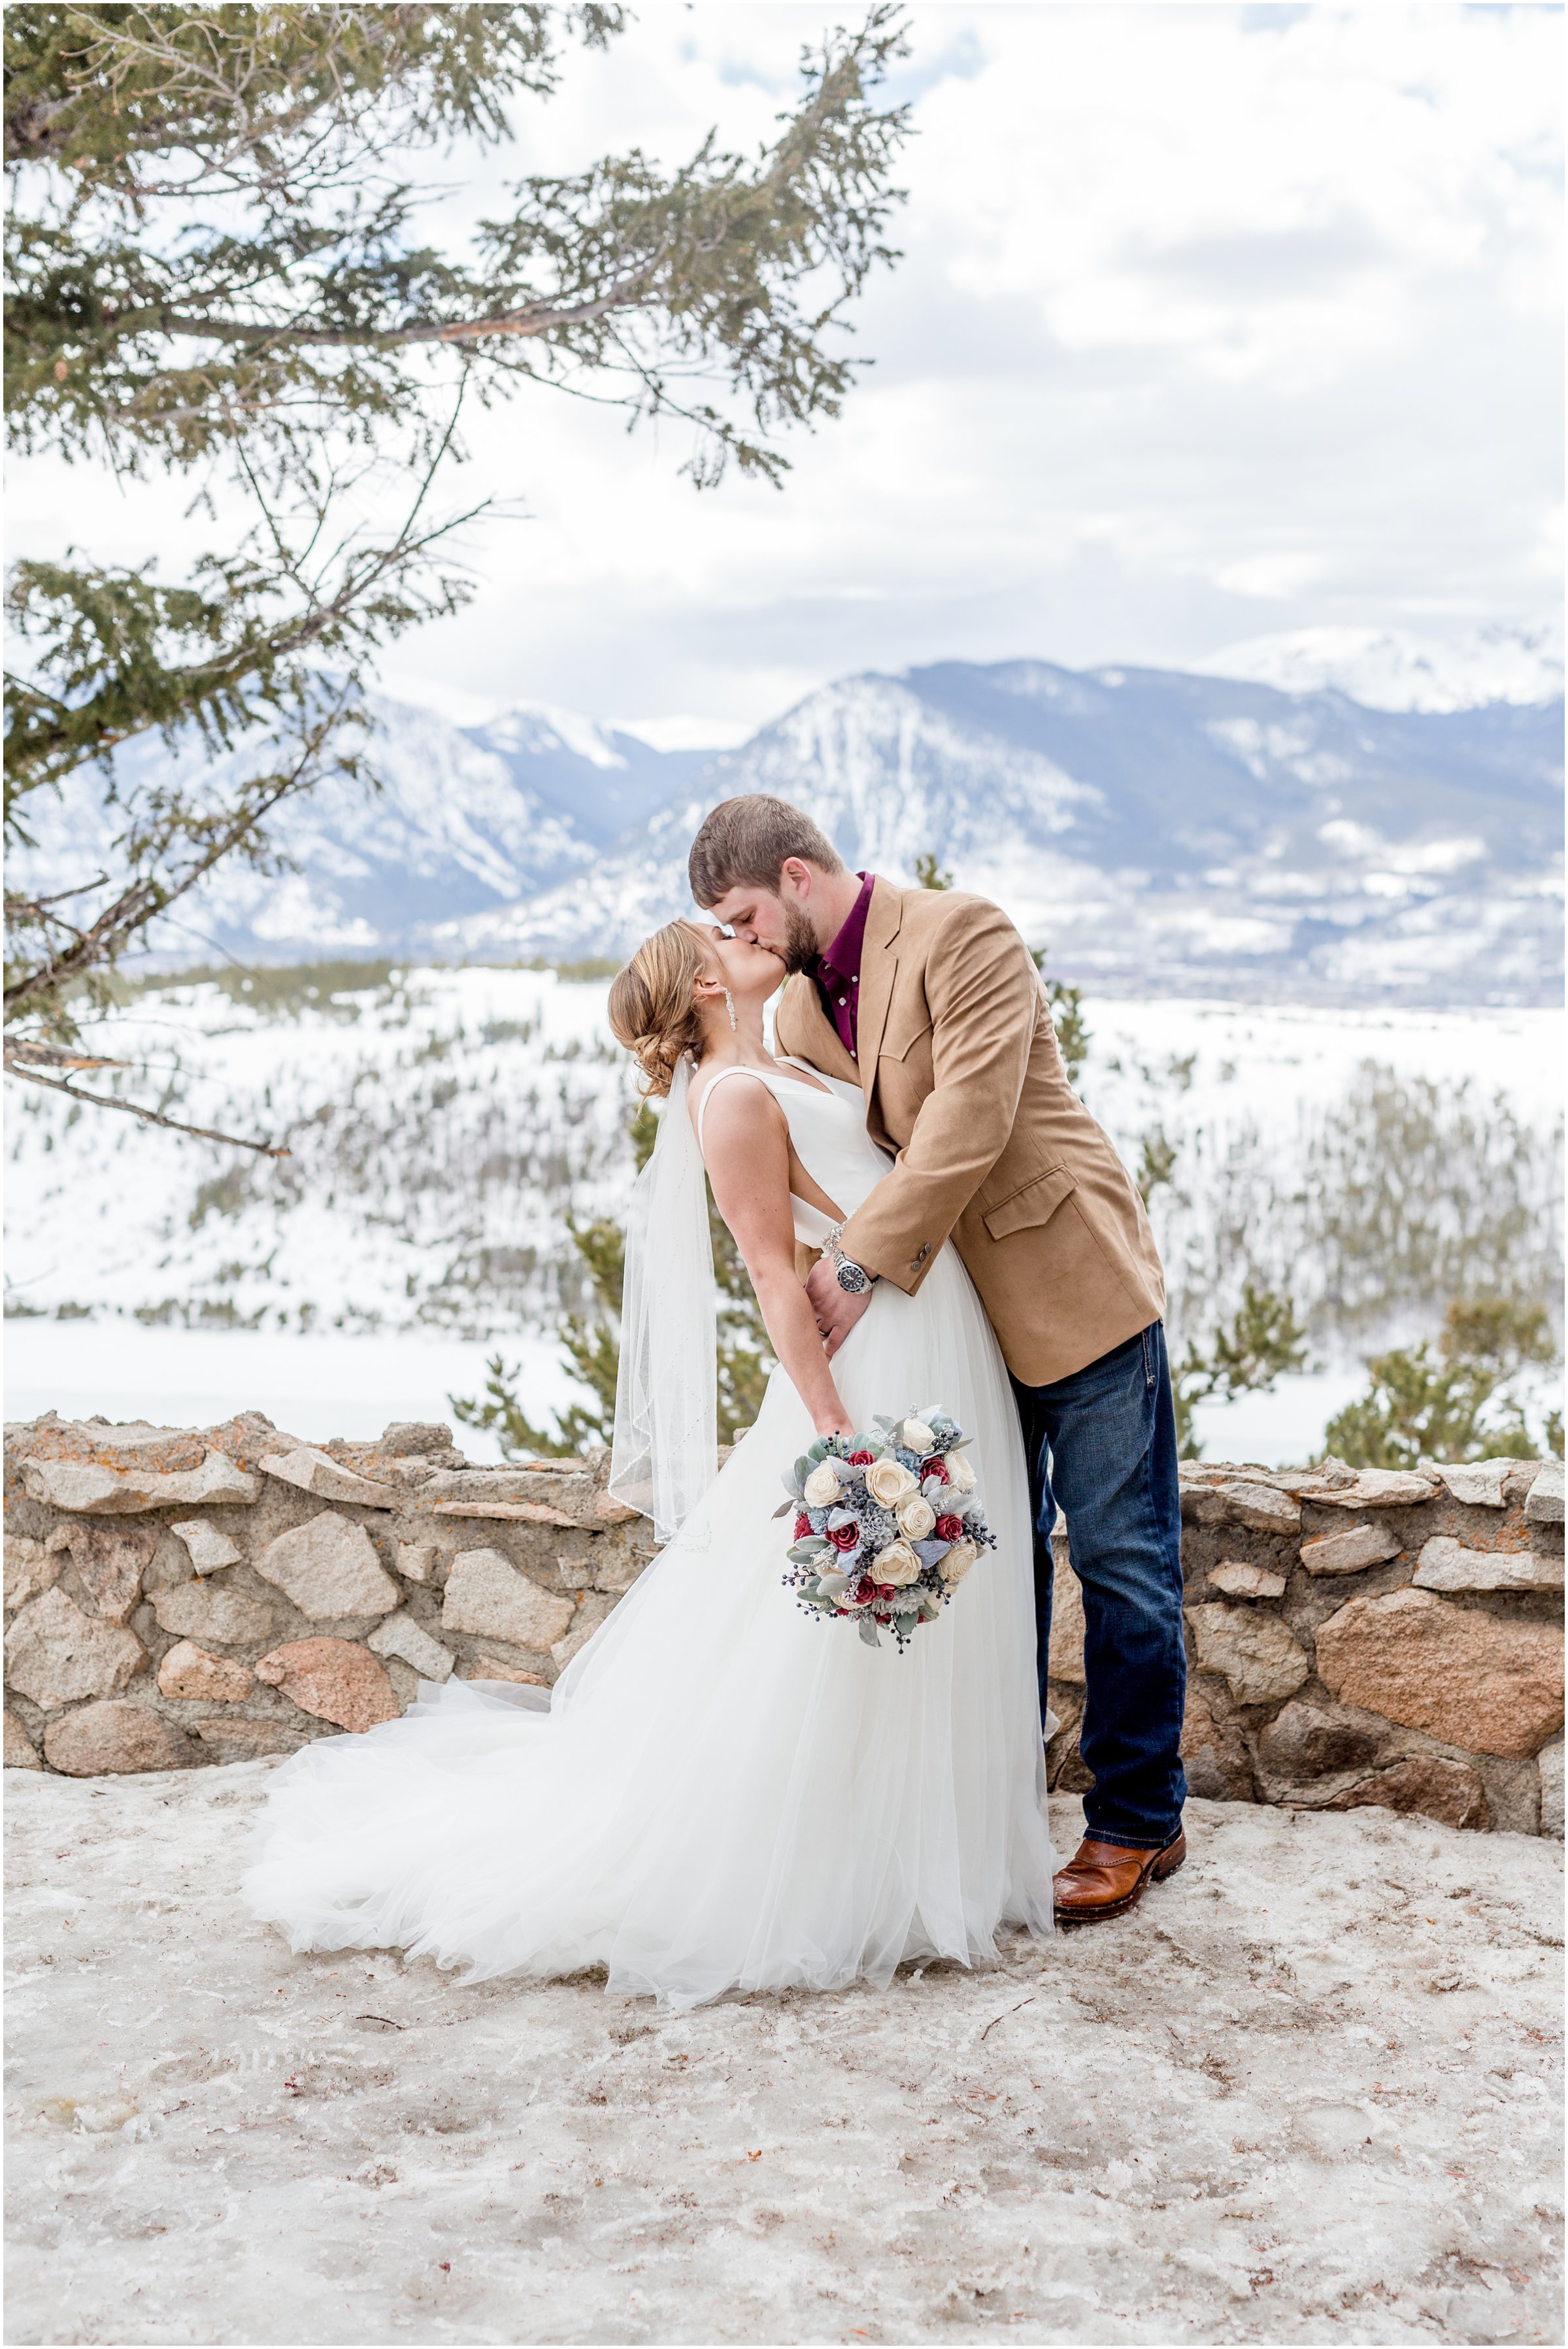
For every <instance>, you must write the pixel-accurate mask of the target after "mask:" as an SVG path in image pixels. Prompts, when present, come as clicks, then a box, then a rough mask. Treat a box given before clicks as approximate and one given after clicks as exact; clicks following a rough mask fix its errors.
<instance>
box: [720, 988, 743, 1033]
mask: <svg viewBox="0 0 1568 2349" xmlns="http://www.w3.org/2000/svg"><path fill="white" fill-rule="evenodd" d="M724 1009H725V1010H726V1011H727V1012H728V1013H729V1015H730V1025H731V1027H732V1028H738V1027H739V1026H740V1024H741V1023H740V1021H739V1020H738V1019H736V1017H735V999H734V997H733V996H732V994H731V992H730V990H729V988H725V989H724Z"/></svg>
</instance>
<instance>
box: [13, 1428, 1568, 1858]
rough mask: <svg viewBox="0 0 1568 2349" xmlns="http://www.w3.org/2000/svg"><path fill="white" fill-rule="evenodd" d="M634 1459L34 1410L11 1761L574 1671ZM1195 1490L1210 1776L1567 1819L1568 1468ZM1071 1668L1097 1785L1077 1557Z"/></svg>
mask: <svg viewBox="0 0 1568 2349" xmlns="http://www.w3.org/2000/svg"><path fill="white" fill-rule="evenodd" d="M606 1468H607V1463H606V1461H605V1459H604V1457H603V1455H602V1454H601V1455H598V1456H597V1458H594V1459H591V1460H588V1461H584V1462H558V1461H557V1462H551V1463H548V1464H543V1465H541V1466H539V1467H527V1468H479V1467H473V1466H471V1465H470V1464H468V1463H467V1462H466V1461H464V1460H463V1458H462V1455H461V1454H459V1453H457V1452H456V1451H454V1450H453V1449H452V1440H451V1435H450V1433H449V1431H448V1430H447V1429H446V1428H445V1427H441V1426H433V1427H432V1426H417V1425H406V1426H393V1427H389V1428H388V1429H387V1431H386V1433H385V1434H384V1435H382V1437H381V1438H380V1439H379V1442H378V1443H376V1444H347V1443H332V1444H327V1445H325V1446H321V1447H317V1446H312V1445H306V1444H301V1443H299V1442H298V1441H297V1440H296V1438H294V1437H292V1436H288V1435H285V1434H283V1433H280V1432H279V1431H278V1430H277V1429H275V1428H274V1427H273V1425H272V1424H271V1423H270V1421H268V1420H266V1419H264V1418H263V1417H262V1416H261V1415H260V1414H259V1413H243V1414H242V1415H241V1416H240V1417H239V1418H237V1419H234V1420H230V1421H228V1422H226V1423H224V1424H223V1425H222V1426H217V1427H212V1428H206V1429H202V1430H186V1429H167V1428H149V1427H140V1426H124V1425H120V1426H111V1425H109V1423H107V1422H104V1421H96V1420H94V1421H86V1422H81V1423H68V1422H65V1421H62V1420H59V1419H57V1418H54V1417H48V1418H45V1419H41V1420H37V1421H35V1422H31V1423H28V1424H26V1425H25V1426H20V1427H13V1428H8V1429H7V1430H6V1437H5V1528H6V1530H5V1617H6V1626H7V1628H6V1632H5V1760H6V1762H7V1764H13V1765H18V1766H20V1767H22V1768H25V1769H52V1770H58V1771H64V1772H67V1773H68V1774H70V1775H75V1776H91V1775H97V1774H99V1773H101V1772H106V1771H128V1770H130V1771H134V1770H163V1769H171V1768H182V1767H185V1766H187V1765H190V1764H201V1763H210V1762H226V1761H237V1760H244V1759H248V1758H249V1757H250V1756H252V1755H254V1754H274V1753H287V1752H290V1751H292V1750H293V1749H294V1748H295V1747H296V1746H298V1745H301V1744H305V1743H306V1741H307V1740H309V1739H311V1738H314V1737H325V1736H333V1735H337V1734H338V1733H341V1732H343V1731H345V1730H348V1731H358V1730H363V1729H367V1728H369V1727H370V1726H371V1725H372V1724H373V1723H376V1722H378V1721H386V1720H389V1719H391V1718H392V1717H393V1716H394V1715H395V1714H397V1713H400V1712H401V1711H403V1710H404V1708H405V1707H406V1706H407V1705H408V1704H409V1703H410V1702H411V1700H412V1698H413V1696H414V1694H415V1692H416V1690H417V1688H418V1686H419V1682H420V1680H421V1678H424V1679H430V1680H436V1681H441V1680H445V1679H447V1678H449V1677H450V1676H451V1675H452V1673H454V1672H455V1673H456V1674H457V1675H458V1677H459V1678H461V1679H469V1680H511V1681H522V1682H532V1683H533V1684H535V1685H536V1686H540V1687H548V1686H549V1685H550V1684H551V1683H552V1682H554V1681H555V1679H556V1675H557V1673H558V1672H559V1671H561V1669H562V1668H563V1666H564V1665H565V1664H566V1663H567V1662H568V1661H570V1659H571V1657H572V1656H574V1655H575V1654H576V1651H577V1649H578V1648H579V1647H581V1645H582V1643H583V1641H584V1640H587V1637H588V1636H589V1634H590V1633H591V1632H592V1631H593V1630H595V1629H596V1628H597V1625H598V1624H600V1623H601V1622H603V1620H604V1619H605V1617H606V1616H607V1614H608V1613H609V1610H610V1609H611V1608H612V1607H613V1606H614V1605H615V1602H616V1600H617V1599H618V1598H619V1597H620V1596H622V1594H623V1593H624V1592H625V1591H627V1590H628V1589H629V1588H630V1587H631V1585H632V1583H633V1582H634V1581H635V1580H636V1578H637V1577H638V1575H639V1573H640V1572H641V1570H642V1568H643V1567H644V1566H645V1565H647V1563H648V1561H649V1558H650V1557H652V1555H653V1542H652V1538H651V1530H650V1528H649V1526H648V1525H647V1524H646V1522H645V1521H644V1520H643V1519H641V1518H639V1517H635V1516H632V1515H631V1513H630V1512H629V1511H628V1510H626V1509H623V1508H621V1507H620V1506H618V1504H616V1503H615V1502H613V1501H612V1500H611V1499H610V1498H609V1496H608V1495H607V1492H606V1490H605V1475H606ZM1182 1516H1183V1521H1184V1537H1183V1552H1182V1563H1183V1569H1184V1572H1185V1576H1186V1580H1187V1587H1188V1602H1187V1616H1188V1624H1189V1661H1190V1664H1191V1668H1192V1669H1191V1677H1190V1681H1189V1695H1188V1709H1187V1724H1186V1732H1185V1735H1184V1739H1183V1750H1184V1753H1185V1754H1186V1757H1187V1769H1188V1775H1189V1781H1190V1783H1191V1785H1192V1788H1193V1791H1194V1792H1195V1793H1197V1794H1199V1795H1211V1796H1218V1797H1220V1798H1228V1799H1231V1800H1234V1801H1244V1802H1267V1803H1283V1804H1293V1805H1301V1806H1309V1807H1314V1808H1319V1809H1331V1810H1344V1809H1350V1808H1355V1807H1358V1806H1361V1805H1364V1804H1369V1803H1370V1804H1381V1805H1384V1806H1386V1807H1389V1808H1391V1809H1395V1810H1401V1811H1417V1812H1423V1813H1426V1814H1428V1815H1429V1816H1432V1817H1435V1818H1438V1819H1442V1820H1445V1821H1447V1822H1448V1823H1449V1825H1451V1826H1463V1827H1477V1828H1484V1827H1493V1828H1501V1829H1509V1830H1511V1831H1514V1832H1516V1833H1525V1834H1535V1833H1538V1832H1546V1833H1555V1834H1558V1835H1561V1833H1562V1831H1563V1828H1562V1819H1563V1793H1562V1786H1563V1776H1562V1773H1563V1736H1562V1728H1563V1470H1562V1465H1561V1464H1560V1463H1556V1462H1552V1463H1548V1464H1545V1465H1544V1466H1541V1465H1539V1464H1536V1463H1533V1462H1521V1461H1511V1460H1510V1461H1490V1462H1482V1463H1480V1464H1478V1465H1476V1466H1471V1467H1466V1468H1445V1469H1437V1468H1434V1469H1432V1470H1431V1471H1429V1472H1428V1473H1423V1474H1421V1475H1392V1474H1389V1473H1386V1472H1384V1471H1365V1472H1362V1473H1361V1474H1360V1475H1357V1474H1355V1472H1353V1471H1352V1470H1350V1469H1347V1468H1342V1467H1337V1466H1335V1465H1334V1464H1332V1463H1331V1464H1328V1465H1327V1466H1326V1467H1324V1468H1322V1469H1319V1470H1316V1471H1314V1472H1311V1473H1308V1472H1301V1473H1294V1474H1286V1473H1275V1472H1271V1471H1268V1470H1264V1469H1259V1468H1236V1467H1220V1466H1210V1465H1209V1464H1189V1465H1186V1466H1184V1467H1183V1470H1182ZM1063 1547H1064V1551H1065V1549H1066V1545H1065V1544H1064V1545H1063ZM781 1571H782V1563H781ZM1051 1671H1052V1688H1053V1698H1054V1707H1055V1710H1056V1712H1057V1713H1058V1714H1059V1715H1060V1716H1061V1720H1062V1727H1061V1729H1060V1730H1059V1731H1058V1733H1057V1734H1056V1735H1055V1737H1054V1739H1053V1741H1052V1744H1051V1747H1050V1752H1049V1755H1048V1768H1049V1773H1050V1776H1051V1779H1052V1782H1053V1784H1054V1785H1061V1786H1063V1787H1064V1788H1065V1789H1069V1790H1072V1789H1076V1788H1080V1787H1082V1786H1083V1785H1086V1784H1087V1775H1086V1773H1085V1769H1084V1764H1083V1762H1082V1760H1081V1758H1080V1756H1079V1754H1078V1751H1077V1732H1078V1726H1079V1722H1080V1719H1081V1716H1082V1711H1083V1678H1084V1668H1083V1608H1082V1602H1081V1599H1080V1597H1079V1594H1078V1590H1077V1585H1076V1583H1075V1579H1074V1577H1073V1574H1072V1569H1071V1565H1070V1562H1069V1559H1068V1557H1066V1556H1065V1555H1064V1557H1063V1571H1062V1572H1061V1574H1060V1575H1059V1578H1058V1588H1057V1598H1056V1606H1055V1615H1054V1628H1053V1634H1052V1642H1051Z"/></svg>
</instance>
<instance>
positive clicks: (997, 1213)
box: [984, 1166, 1078, 1240]
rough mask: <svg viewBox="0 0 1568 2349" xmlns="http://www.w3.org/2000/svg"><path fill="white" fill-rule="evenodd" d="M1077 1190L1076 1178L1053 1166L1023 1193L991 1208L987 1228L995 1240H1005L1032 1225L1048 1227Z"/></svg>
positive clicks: (1020, 1192) (1025, 1187)
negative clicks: (1009, 1235)
mask: <svg viewBox="0 0 1568 2349" xmlns="http://www.w3.org/2000/svg"><path fill="white" fill-rule="evenodd" d="M1077 1187H1078V1184H1077V1178H1076V1176H1075V1175H1073V1174H1068V1172H1067V1169H1066V1168H1065V1167H1064V1166H1054V1167H1053V1168H1052V1170H1051V1172H1050V1174H1037V1175H1036V1176H1035V1178H1034V1180H1033V1183H1025V1184H1024V1185H1023V1189H1022V1190H1021V1191H1014V1192H1013V1194H1012V1196H1011V1198H1007V1199H1003V1200H1002V1203H1001V1205H1000V1206H995V1207H992V1210H991V1212H990V1214H989V1215H988V1216H986V1217H985V1218H984V1222H985V1228H986V1230H987V1231H988V1232H989V1233H990V1234H991V1237H992V1239H993V1240H1004V1239H1005V1238H1006V1237H1007V1236H1008V1234H1009V1233H1010V1232H1021V1231H1023V1230H1025V1229H1026V1228H1027V1226H1029V1225H1031V1224H1048V1223H1049V1222H1050V1220H1051V1218H1052V1216H1054V1214H1055V1212H1056V1210H1057V1208H1058V1207H1059V1206H1061V1204H1062V1202H1063V1200H1064V1199H1066V1198H1070V1197H1071V1195H1072V1194H1073V1193H1074V1192H1075V1190H1076V1189H1077Z"/></svg>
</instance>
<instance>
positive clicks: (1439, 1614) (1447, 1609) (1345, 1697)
mask: <svg viewBox="0 0 1568 2349" xmlns="http://www.w3.org/2000/svg"><path fill="white" fill-rule="evenodd" d="M1181 1516H1182V1527H1183V1531H1182V1558H1181V1562H1182V1571H1183V1575H1184V1578H1185V1580H1186V1585H1187V1623H1188V1660H1189V1682H1188V1695H1187V1720H1186V1726H1185V1729H1184V1733H1183V1736H1182V1753H1183V1755H1184V1757H1185V1760H1186V1765H1187V1775H1188V1783H1189V1785H1190V1787H1191V1789H1192V1791H1193V1793H1194V1794H1197V1795H1210V1796H1211V1797H1215V1798H1218V1799H1220V1800H1230V1801H1235V1802H1264V1803H1283V1804H1291V1805H1295V1806H1304V1807H1308V1808H1311V1809H1315V1810H1336V1811H1337V1810H1354V1809H1359V1808H1361V1807H1362V1806H1364V1805H1366V1804H1376V1805H1381V1806H1384V1807H1386V1808H1387V1809H1390V1810H1396V1811H1414V1812H1421V1813H1424V1814H1426V1815H1427V1816H1429V1817H1432V1818H1437V1819H1441V1820H1444V1821H1445V1822H1446V1823H1447V1824H1448V1825H1449V1826H1457V1827H1493V1828H1501V1829H1505V1830H1508V1831H1510V1832H1512V1833H1514V1834H1522V1835H1535V1834H1542V1833H1543V1834H1550V1835H1557V1836H1561V1835H1562V1833H1563V1464H1562V1463H1561V1461H1550V1462H1547V1463H1545V1464H1540V1463H1537V1462H1534V1461H1521V1460H1489V1461H1481V1462H1479V1463H1477V1464H1473V1465H1470V1466H1467V1467H1462V1468H1438V1467H1433V1468H1431V1469H1430V1470H1429V1471H1424V1472H1423V1473H1422V1474H1420V1475H1406V1474H1403V1473H1395V1472H1391V1471H1388V1470H1385V1469H1365V1470H1363V1471H1361V1472H1360V1473H1359V1474H1358V1473H1357V1472H1355V1470H1353V1469H1350V1468H1345V1467H1343V1466H1341V1465H1339V1464H1335V1463H1333V1462H1330V1463H1328V1464H1325V1465H1324V1466H1323V1467H1322V1468H1319V1469H1317V1470H1315V1471H1304V1470H1303V1471H1298V1472H1284V1471H1281V1472H1273V1471H1271V1470H1268V1469H1262V1468H1252V1467H1241V1468H1239V1467H1233V1466H1210V1465H1209V1464H1206V1463H1184V1464H1183V1467H1182V1471H1181ZM1083 1640H1084V1613H1083V1602H1082V1599H1081V1597H1080V1595H1079V1592H1078V1588H1077V1585H1076V1582H1075V1579H1074V1578H1073V1575H1072V1572H1071V1568H1070V1567H1069V1568H1068V1571H1067V1572H1066V1573H1064V1574H1060V1575H1059V1576H1058V1578H1057V1590H1056V1598H1055V1605H1054V1620H1053V1625H1052V1637H1051V1680H1052V1691H1053V1703H1054V1710H1055V1712H1056V1713H1058V1714H1059V1715H1060V1716H1061V1720H1062V1727H1061V1729H1060V1730H1059V1731H1058V1733H1057V1734H1056V1736H1055V1737H1054V1739H1053V1740H1052V1744H1051V1747H1050V1750H1049V1754H1048V1756H1047V1766H1048V1770H1049V1774H1050V1776H1051V1779H1052V1782H1053V1784H1054V1785H1061V1786H1064V1787H1065V1788H1068V1789H1072V1790H1078V1789H1081V1788H1083V1787H1085V1786H1087V1785H1089V1783H1090V1781H1089V1777H1088V1774H1087V1772H1086V1770H1085V1767H1084V1764H1083V1761H1082V1759H1081V1757H1080V1755H1079V1754H1078V1750H1077V1733H1078V1726H1079V1723H1080V1720H1081V1717H1082V1713H1083V1698H1084V1661H1083Z"/></svg>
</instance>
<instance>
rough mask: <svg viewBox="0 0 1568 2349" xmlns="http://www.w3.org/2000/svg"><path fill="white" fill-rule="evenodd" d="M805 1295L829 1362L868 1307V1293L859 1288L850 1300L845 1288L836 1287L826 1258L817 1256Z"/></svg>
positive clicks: (834, 1275) (835, 1279)
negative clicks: (858, 1291) (857, 1292)
mask: <svg viewBox="0 0 1568 2349" xmlns="http://www.w3.org/2000/svg"><path fill="white" fill-rule="evenodd" d="M805 1293H806V1295H807V1296H808V1297H809V1298H810V1299H811V1309H812V1311H813V1312H814V1313H815V1316H816V1326H817V1328H818V1329H819V1330H821V1332H822V1340H823V1349H824V1351H825V1352H826V1355H827V1359H828V1361H832V1360H833V1357H834V1355H835V1354H836V1353H837V1351H838V1349H839V1348H840V1346H842V1345H843V1343H844V1340H846V1338H847V1337H848V1335H849V1332H850V1331H851V1330H853V1329H854V1327H855V1324H856V1323H857V1321H858V1320H859V1319H860V1316H861V1315H862V1314H863V1313H864V1312H865V1310H866V1308H867V1306H868V1305H869V1304H870V1302H871V1291H870V1290H869V1289H868V1288H866V1289H862V1290H861V1292H860V1294H859V1296H858V1297H851V1296H850V1294H849V1292H848V1290H847V1289H845V1288H840V1287H839V1286H838V1276H837V1274H836V1272H835V1271H834V1269H833V1267H832V1265H831V1264H830V1263H829V1262H828V1260H827V1258H826V1257H818V1259H817V1261H816V1262H815V1264H814V1265H813V1266H812V1268H811V1272H810V1275H809V1277H808V1278H807V1280H806V1284H805Z"/></svg>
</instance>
